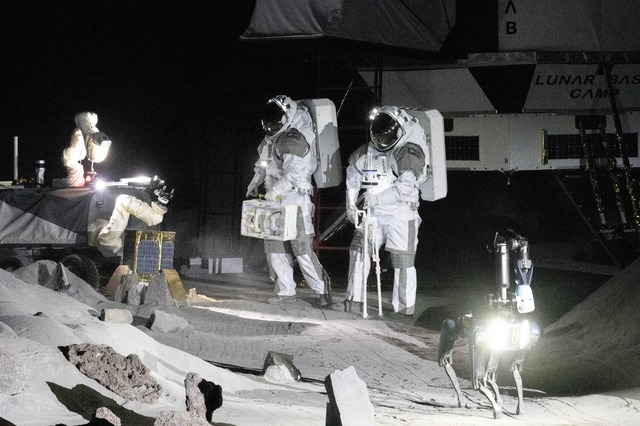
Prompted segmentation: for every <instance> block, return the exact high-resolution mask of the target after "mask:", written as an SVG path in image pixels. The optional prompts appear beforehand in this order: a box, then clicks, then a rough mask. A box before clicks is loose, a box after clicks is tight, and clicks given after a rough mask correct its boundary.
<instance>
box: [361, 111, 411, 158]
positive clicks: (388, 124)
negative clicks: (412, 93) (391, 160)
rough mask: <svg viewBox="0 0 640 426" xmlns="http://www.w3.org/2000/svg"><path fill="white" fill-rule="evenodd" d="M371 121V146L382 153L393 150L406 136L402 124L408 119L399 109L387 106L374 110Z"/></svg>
mask: <svg viewBox="0 0 640 426" xmlns="http://www.w3.org/2000/svg"><path fill="white" fill-rule="evenodd" d="M369 119H370V120H371V125H370V126H369V136H370V138H371V144H372V145H373V147H374V148H375V149H376V150H378V151H380V152H384V151H388V150H390V149H391V148H393V147H394V146H395V145H396V144H397V143H398V141H399V140H400V139H401V138H402V136H403V135H404V128H403V126H402V123H403V121H406V118H405V117H404V116H403V114H402V111H401V110H400V109H399V108H396V107H387V106H383V107H380V108H374V109H373V110H371V112H370V114H369Z"/></svg>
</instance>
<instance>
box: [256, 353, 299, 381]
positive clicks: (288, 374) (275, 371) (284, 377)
mask: <svg viewBox="0 0 640 426" xmlns="http://www.w3.org/2000/svg"><path fill="white" fill-rule="evenodd" d="M262 373H263V374H264V378H265V379H266V380H268V381H270V382H274V383H282V382H291V381H295V382H297V381H298V380H300V378H301V377H302V374H300V370H298V369H297V368H296V366H295V365H293V356H292V355H286V354H281V353H278V352H269V353H268V354H267V357H266V358H265V360H264V366H263V367H262Z"/></svg>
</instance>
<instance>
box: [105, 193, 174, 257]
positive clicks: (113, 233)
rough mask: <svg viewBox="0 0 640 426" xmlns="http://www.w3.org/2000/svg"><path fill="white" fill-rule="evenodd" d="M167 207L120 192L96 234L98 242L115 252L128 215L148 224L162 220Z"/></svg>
mask: <svg viewBox="0 0 640 426" xmlns="http://www.w3.org/2000/svg"><path fill="white" fill-rule="evenodd" d="M166 212H167V208H166V207H164V206H161V205H160V204H158V203H156V202H153V203H151V205H149V204H147V203H145V202H144V201H142V200H140V199H138V198H136V197H133V196H131V195H125V194H121V195H118V197H117V198H116V205H115V207H114V208H113V213H111V218H110V219H109V224H107V225H106V226H105V227H104V228H102V230H101V231H100V233H99V234H98V243H99V244H100V245H101V246H102V247H104V248H106V249H108V250H110V251H112V252H113V253H117V252H118V250H120V248H121V247H122V241H121V239H120V236H121V235H122V233H123V232H124V230H125V229H126V227H127V224H128V223H129V216H130V215H134V216H135V217H137V218H138V219H140V220H142V221H143V222H144V223H146V224H147V225H149V226H153V225H157V224H159V223H160V222H162V219H163V217H164V214H165V213H166Z"/></svg>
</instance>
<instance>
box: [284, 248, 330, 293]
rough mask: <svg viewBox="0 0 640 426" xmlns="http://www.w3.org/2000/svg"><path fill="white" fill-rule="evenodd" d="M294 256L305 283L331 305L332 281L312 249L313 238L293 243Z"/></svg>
mask: <svg viewBox="0 0 640 426" xmlns="http://www.w3.org/2000/svg"><path fill="white" fill-rule="evenodd" d="M291 248H292V249H293V254H294V256H295V257H296V259H297V260H298V265H299V266H300V270H301V271H302V275H303V276H304V279H305V281H306V282H307V284H308V285H309V288H310V289H311V290H313V292H314V293H315V294H318V295H324V296H325V299H326V301H327V303H331V281H330V279H329V274H327V271H325V269H324V268H323V267H322V265H321V264H320V261H319V260H318V257H317V256H316V254H315V253H314V252H313V248H312V247H311V236H310V235H302V236H298V237H297V238H296V239H295V240H293V241H291Z"/></svg>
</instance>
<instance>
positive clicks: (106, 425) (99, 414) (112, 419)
mask: <svg viewBox="0 0 640 426" xmlns="http://www.w3.org/2000/svg"><path fill="white" fill-rule="evenodd" d="M94 425H95V426H121V425H122V422H121V421H120V418H119V417H118V416H116V415H115V414H113V411H111V410H109V409H108V408H107V407H99V408H97V409H96V412H95V413H93V417H91V421H90V422H89V426H94Z"/></svg>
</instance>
